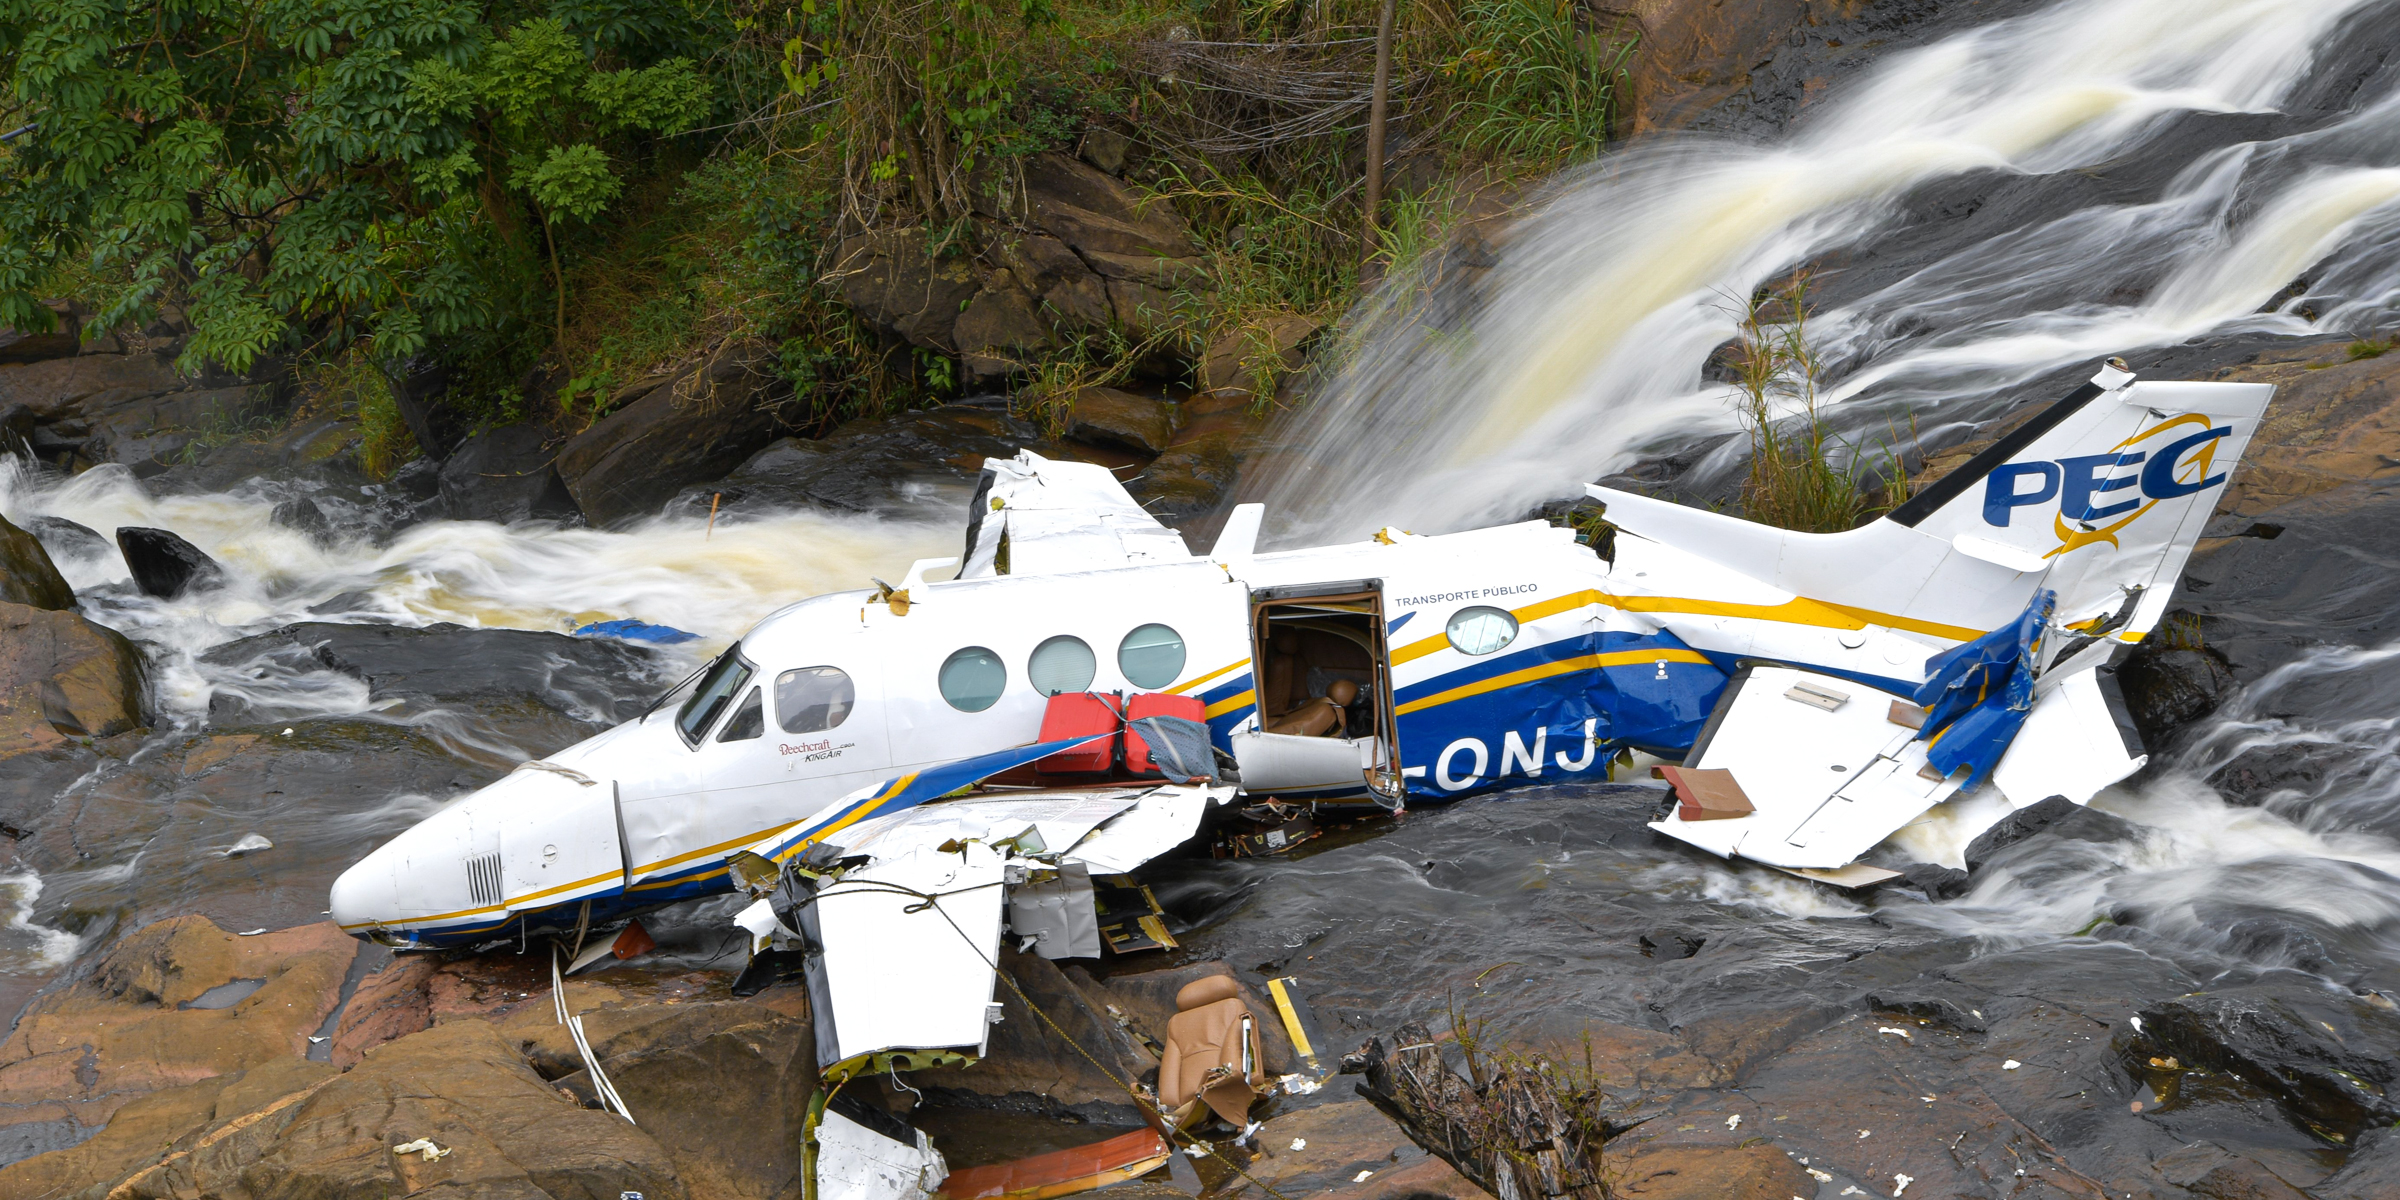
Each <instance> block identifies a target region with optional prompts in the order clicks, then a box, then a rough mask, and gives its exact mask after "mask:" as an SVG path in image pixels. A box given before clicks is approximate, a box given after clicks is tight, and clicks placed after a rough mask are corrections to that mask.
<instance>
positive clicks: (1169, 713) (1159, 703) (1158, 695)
mask: <svg viewBox="0 0 2400 1200" xmlns="http://www.w3.org/2000/svg"><path fill="white" fill-rule="evenodd" d="M1143 717H1182V718H1183V719H1185V720H1187V721H1199V722H1201V723H1202V724H1206V723H1207V721H1208V706H1207V705H1205V704H1203V703H1201V702H1200V698H1199V697H1198V696H1173V695H1169V694H1167V693H1165V692H1145V693H1143V694H1141V695H1139V696H1135V697H1134V698H1133V700H1132V701H1131V702H1130V703H1128V704H1127V705H1126V708H1125V720H1126V722H1127V724H1126V726H1125V769H1126V770H1127V771H1130V772H1132V773H1133V774H1136V775H1141V776H1146V777H1148V778H1152V779H1156V778H1159V777H1160V776H1161V775H1163V774H1164V772H1162V771H1160V770H1159V769H1158V764H1156V763H1154V762H1152V761H1150V743H1149V742H1147V741H1145V740H1143V738H1142V730H1141V727H1140V726H1138V725H1134V724H1132V722H1135V721H1139V720H1141V719H1142V718H1143Z"/></svg>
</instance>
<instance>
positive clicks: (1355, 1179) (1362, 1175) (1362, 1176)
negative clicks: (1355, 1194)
mask: <svg viewBox="0 0 2400 1200" xmlns="http://www.w3.org/2000/svg"><path fill="white" fill-rule="evenodd" d="M1374 1177H1375V1172H1373V1171H1360V1172H1359V1173H1358V1174H1356V1175H1353V1176H1351V1177H1350V1182H1352V1183H1365V1182H1366V1181H1368V1180H1370V1179H1373V1178H1374Z"/></svg>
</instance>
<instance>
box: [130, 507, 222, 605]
mask: <svg viewBox="0 0 2400 1200" xmlns="http://www.w3.org/2000/svg"><path fill="white" fill-rule="evenodd" d="M117 549H118V550H119V551H121V552H122V553H123V554H124V555H125V565H126V567H127V568H128V569H130V570H131V571H132V572H133V585H134V586H135V587H138V588H140V589H141V590H142V594H143V595H146V596H156V597H158V598H159V599H161V600H172V599H174V598H176V597H177V596H180V595H182V594H184V593H185V592H187V591H190V590H192V589H194V588H204V587H212V586H214V585H216V584H218V583H221V582H223V581H224V578H225V569H224V568H223V567H220V566H218V565H217V560H215V559H213V558H210V557H209V556H208V555H207V554H206V553H204V552H202V551H201V549H200V548H199V547H198V546H195V545H193V544H191V543H190V542H187V541H185V540H183V539H182V538H181V537H178V536H176V535H175V534H173V533H171V532H169V531H167V530H164V529H148V528H144V527H143V526H140V525H125V526H121V527H119V528H118V530H117Z"/></svg>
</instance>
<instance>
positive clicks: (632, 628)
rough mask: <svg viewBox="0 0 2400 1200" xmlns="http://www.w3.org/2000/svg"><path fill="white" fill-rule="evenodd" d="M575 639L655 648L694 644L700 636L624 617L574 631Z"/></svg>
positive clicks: (597, 622)
mask: <svg viewBox="0 0 2400 1200" xmlns="http://www.w3.org/2000/svg"><path fill="white" fill-rule="evenodd" d="M575 636H576V637H612V638H617V639H619V640H621V641H628V642H649V643H651V644H652V645H657V646H674V645H679V644H681V643H684V642H696V641H699V640H700V635H699V634H696V633H685V632H684V631H683V630H680V629H677V628H675V627H674V626H672V625H652V624H650V623H649V622H647V621H636V620H634V619H633V618H631V617H625V618H623V619H620V620H615V621H594V622H592V623H591V624H589V625H584V626H581V627H579V628H577V629H576V630H575Z"/></svg>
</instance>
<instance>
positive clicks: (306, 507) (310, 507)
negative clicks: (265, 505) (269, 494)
mask: <svg viewBox="0 0 2400 1200" xmlns="http://www.w3.org/2000/svg"><path fill="white" fill-rule="evenodd" d="M268 518H269V519H270V520H272V521H274V522H275V523H276V524H278V525H281V526H283V527H284V528H286V529H295V530H298V531H300V532H301V533H305V534H307V535H308V536H310V537H311V538H314V539H316V540H317V541H320V542H322V541H327V540H330V539H331V538H332V537H333V522H332V521H330V520H328V519H326V516H325V510H324V509H322V508H319V507H317V502H316V501H314V500H311V499H309V498H308V497H306V496H294V497H292V498H291V499H289V500H285V501H283V502H282V503H280V504H277V505H276V506H275V511H273V512H272V513H269V514H268Z"/></svg>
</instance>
